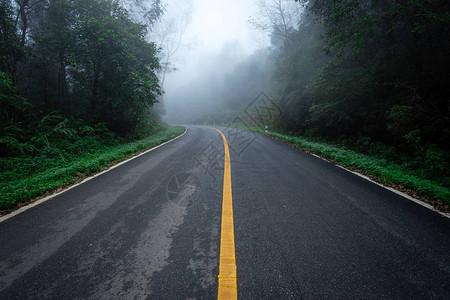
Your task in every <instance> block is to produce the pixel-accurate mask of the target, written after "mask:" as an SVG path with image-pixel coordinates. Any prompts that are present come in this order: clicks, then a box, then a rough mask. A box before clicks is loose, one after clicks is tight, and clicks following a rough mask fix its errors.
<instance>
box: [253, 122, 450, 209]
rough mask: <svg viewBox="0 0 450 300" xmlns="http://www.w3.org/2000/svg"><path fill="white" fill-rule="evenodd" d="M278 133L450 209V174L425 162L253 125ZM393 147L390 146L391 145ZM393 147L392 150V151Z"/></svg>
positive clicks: (273, 133) (306, 148)
mask: <svg viewBox="0 0 450 300" xmlns="http://www.w3.org/2000/svg"><path fill="white" fill-rule="evenodd" d="M251 130H254V131H258V132H261V133H264V134H266V135H269V136H271V137H274V138H276V139H278V140H281V141H284V142H288V143H290V144H293V145H295V146H298V147H300V148H301V149H304V150H307V151H310V152H312V153H315V154H318V155H320V156H322V157H325V158H327V159H331V160H333V161H336V162H337V163H338V164H340V165H342V166H344V167H350V168H354V169H356V170H359V171H362V172H364V173H366V174H367V175H369V176H373V177H375V178H376V179H377V181H380V182H381V183H386V184H389V185H394V186H402V187H404V188H406V189H410V190H412V191H415V192H417V193H418V194H419V195H421V196H425V197H427V198H430V199H432V200H437V201H438V202H440V203H441V204H442V205H443V206H444V210H448V206H449V205H450V188H449V186H448V177H446V176H434V177H433V176H431V175H430V171H429V170H428V167H427V166H426V165H425V164H423V167H422V169H421V168H418V167H417V164H411V163H408V162H403V163H401V164H399V163H398V161H395V159H388V157H386V156H387V155H386V156H384V155H369V154H364V153H361V152H357V151H354V150H352V149H348V148H347V147H345V146H343V145H342V144H337V143H330V142H325V141H318V140H314V139H310V138H305V137H298V136H291V135H284V134H280V133H276V132H270V131H269V132H265V131H264V130H263V129H260V128H251ZM388 150H389V149H388ZM392 151H395V150H392V149H390V150H389V151H388V152H389V153H391V152H392Z"/></svg>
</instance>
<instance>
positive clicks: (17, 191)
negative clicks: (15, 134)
mask: <svg viewBox="0 0 450 300" xmlns="http://www.w3.org/2000/svg"><path fill="white" fill-rule="evenodd" d="M70 128H73V126H72V127H70ZM84 129H85V130H87V132H81V131H79V132H76V131H73V132H71V134H69V133H68V132H59V133H58V132H56V133H55V132H54V133H53V136H52V135H45V136H42V141H41V143H42V144H41V143H30V144H29V145H28V146H27V145H25V148H26V149H23V150H22V151H21V152H20V154H17V155H15V156H9V157H0V170H1V172H0V209H2V210H5V209H11V208H13V207H14V206H16V205H19V206H20V203H22V202H26V201H29V200H31V199H33V198H36V197H39V196H41V195H43V194H46V193H49V192H52V191H54V190H56V189H57V188H61V187H66V186H68V185H70V184H73V183H75V182H77V181H79V180H80V179H82V178H84V177H86V176H87V175H89V174H92V173H95V172H98V171H101V170H103V169H106V168H107V167H108V165H111V164H113V163H116V162H119V161H121V160H124V159H126V158H128V157H130V156H132V155H134V154H136V153H139V152H141V151H144V150H146V149H149V148H151V147H154V146H156V145H159V144H161V143H163V142H165V141H168V140H170V139H172V138H174V137H175V136H177V135H179V134H181V133H182V132H183V131H184V130H185V129H184V128H183V127H179V126H176V127H162V128H159V129H158V130H157V131H155V132H153V133H151V134H150V135H148V137H146V138H143V139H138V140H124V139H122V138H119V137H117V136H115V135H114V134H111V133H110V132H107V131H103V132H102V129H95V128H84ZM18 146H19V145H18ZM22 147H23V145H22Z"/></svg>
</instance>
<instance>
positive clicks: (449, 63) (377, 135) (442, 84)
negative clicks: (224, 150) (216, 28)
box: [181, 0, 450, 204]
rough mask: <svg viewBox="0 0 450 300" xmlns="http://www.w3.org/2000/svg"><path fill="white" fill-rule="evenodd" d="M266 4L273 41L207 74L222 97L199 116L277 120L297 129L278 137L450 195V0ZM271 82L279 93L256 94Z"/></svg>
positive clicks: (261, 17) (275, 127) (276, 127)
mask: <svg viewBox="0 0 450 300" xmlns="http://www.w3.org/2000/svg"><path fill="white" fill-rule="evenodd" d="M256 2H257V4H258V7H259V13H258V14H256V15H255V16H254V17H253V18H252V19H251V20H250V24H251V25H252V26H253V27H254V28H255V29H256V30H260V31H262V32H264V33H266V34H268V36H269V37H270V46H268V47H267V48H266V49H264V50H258V51H255V52H254V53H253V54H252V55H250V56H248V57H247V58H246V59H245V60H243V61H242V62H241V63H239V65H237V66H236V68H235V69H234V70H231V71H230V72H229V73H228V74H227V75H226V76H224V78H223V82H220V81H218V80H216V74H215V73H214V76H213V75H210V74H204V77H205V78H211V81H212V82H211V84H210V83H208V85H207V86H213V87H214V86H217V88H216V89H215V93H214V99H215V103H214V105H206V104H208V102H207V101H206V100H208V99H210V98H211V96H210V95H209V94H207V93H205V95H204V98H205V99H206V100H205V101H204V103H202V104H201V105H202V107H207V108H208V109H209V110H210V111H209V112H208V114H207V115H206V116H203V117H202V116H199V117H197V118H195V119H194V120H193V122H196V123H199V124H202V123H216V124H230V123H233V124H235V123H236V122H238V121H240V122H242V123H244V124H242V125H243V126H249V127H255V126H263V127H264V126H265V125H267V126H268V128H270V129H271V130H272V131H275V132H279V133H285V134H287V135H288V136H284V135H283V136H279V138H282V139H285V140H286V139H288V140H292V141H293V143H294V144H299V145H300V144H301V145H303V146H301V147H303V148H307V149H312V150H314V151H315V152H317V153H319V154H321V155H324V156H326V157H328V158H331V159H335V160H337V161H339V162H340V163H341V164H343V165H346V166H352V167H354V168H357V169H360V170H363V171H364V172H366V173H367V174H370V175H372V176H376V177H379V180H381V181H385V182H388V183H390V184H397V185H401V186H404V187H407V188H409V189H413V190H415V191H417V192H418V193H420V194H421V195H423V196H426V197H430V198H433V199H435V200H437V199H439V201H440V203H446V204H448V202H449V201H450V200H449V198H450V197H449V194H448V188H449V186H450V182H449V181H450V179H449V177H450V173H449V172H450V148H449V145H450V143H449V141H450V130H449V129H450V110H449V100H448V99H449V95H450V85H449V84H448V78H450V56H449V55H448V53H450V26H449V24H450V2H449V1H444V0H436V1H426V0H417V1H390V0H387V1H373V0H364V1H349V0H336V1H328V0H308V1H306V0H297V1H294V0H292V1H284V0H257V1H256ZM224 61H227V60H224ZM213 70H215V69H213ZM213 81H214V82H213ZM262 91H263V92H265V94H266V95H268V97H260V96H257V95H261V92H262ZM181 92H183V93H185V90H184V89H183V90H181ZM195 97H196V98H201V97H199V96H198V95H197V94H195ZM258 97H259V98H258ZM205 103H206V104H205ZM191 106H192V105H191ZM197 111H201V110H200V109H197ZM182 112H184V110H183V111H182ZM237 117H239V118H237ZM293 136H294V137H298V138H293ZM314 143H318V144H314ZM358 153H359V154H358Z"/></svg>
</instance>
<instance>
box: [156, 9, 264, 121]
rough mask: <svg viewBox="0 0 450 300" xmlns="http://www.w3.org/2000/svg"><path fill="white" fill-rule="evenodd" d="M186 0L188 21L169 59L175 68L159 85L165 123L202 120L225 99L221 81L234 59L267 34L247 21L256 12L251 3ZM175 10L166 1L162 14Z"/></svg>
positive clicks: (237, 60) (174, 13) (244, 55)
mask: <svg viewBox="0 0 450 300" xmlns="http://www.w3.org/2000/svg"><path fill="white" fill-rule="evenodd" d="M190 4H191V5H190V7H189V8H188V9H187V11H186V14H190V22H188V23H187V24H186V28H185V32H184V33H183V36H182V43H181V46H180V49H179V50H178V51H177V53H176V54H175V55H174V56H173V59H172V63H173V65H174V66H175V68H176V69H177V70H176V71H173V72H170V73H168V74H167V77H166V80H165V82H164V87H163V88H164V92H165V93H164V96H163V101H164V105H165V110H166V114H165V115H164V116H163V118H164V120H165V121H167V122H169V123H193V122H199V121H202V120H206V119H208V118H209V117H210V116H211V114H213V113H214V112H215V111H216V110H217V109H218V108H219V107H220V106H221V103H222V102H223V101H226V99H224V96H225V95H224V93H225V92H226V86H224V85H225V84H226V83H225V81H226V80H227V79H228V80H229V79H230V78H229V76H231V74H232V73H233V71H234V70H235V69H236V68H237V66H238V65H239V63H242V62H243V61H244V60H245V59H246V58H247V57H248V56H249V55H251V54H252V53H254V52H255V51H256V50H258V49H260V48H264V47H265V46H267V45H268V43H269V42H268V38H267V34H265V33H262V32H260V31H257V30H255V29H253V28H252V27H251V26H250V24H249V20H250V18H252V17H253V16H254V15H255V14H256V13H257V6H256V5H255V3H254V2H253V1H239V0H232V1H208V0H193V1H191V2H190ZM179 14H180V10H179V7H178V5H177V4H176V3H175V2H174V1H172V2H169V3H168V5H167V7H166V14H165V17H166V18H170V17H171V16H179ZM250 97H251V96H250ZM249 100H250V99H249Z"/></svg>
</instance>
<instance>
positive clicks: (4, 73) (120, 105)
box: [0, 0, 162, 156]
mask: <svg viewBox="0 0 450 300" xmlns="http://www.w3.org/2000/svg"><path fill="white" fill-rule="evenodd" d="M136 3H138V2H136ZM151 3H153V4H154V5H153V6H151V7H150V10H149V11H148V13H147V14H146V15H145V17H146V21H147V22H146V23H147V24H151V23H152V22H151V21H152V20H153V22H154V21H155V20H156V18H158V17H159V16H160V15H161V9H162V8H161V6H160V1H153V2H151ZM0 32H1V36H0V108H1V115H0V152H1V154H2V155H3V156H4V155H17V154H20V153H24V152H27V151H28V152H29V151H34V150H33V149H40V148H39V147H40V146H42V147H44V148H51V144H50V142H49V137H50V135H54V134H56V133H57V134H62V135H64V136H65V138H66V139H67V140H70V139H71V138H72V137H73V136H74V134H75V133H78V132H80V128H85V129H86V130H91V129H92V128H95V127H96V126H97V125H96V124H103V125H101V126H103V127H105V128H106V129H107V131H110V132H113V133H115V134H118V135H120V136H129V135H130V134H136V133H138V130H140V129H141V128H144V127H148V126H152V119H151V115H150V113H149V110H150V108H151V107H152V106H153V104H154V103H155V102H157V97H158V95H160V94H161V90H160V87H159V83H158V78H157V76H156V72H157V71H158V69H159V68H160V66H159V61H158V59H157V52H158V49H157V48H156V46H155V44H154V43H151V42H148V41H146V39H145V37H146V34H147V26H145V25H141V24H139V23H136V22H135V21H133V20H132V18H131V16H130V15H129V13H128V12H127V10H125V9H124V8H122V6H121V5H120V2H118V1H113V0H15V1H14V2H12V1H10V0H0ZM81 131H83V130H81ZM37 141H39V142H37ZM39 143H43V145H38V144H39Z"/></svg>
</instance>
